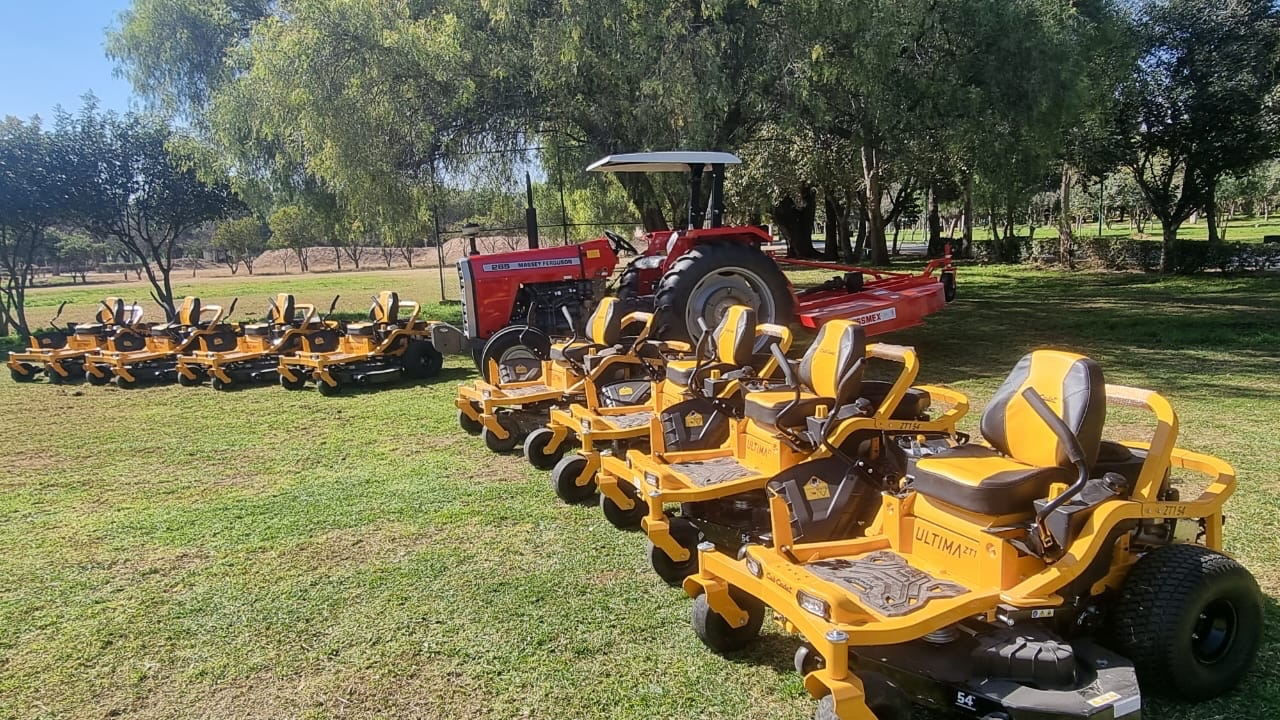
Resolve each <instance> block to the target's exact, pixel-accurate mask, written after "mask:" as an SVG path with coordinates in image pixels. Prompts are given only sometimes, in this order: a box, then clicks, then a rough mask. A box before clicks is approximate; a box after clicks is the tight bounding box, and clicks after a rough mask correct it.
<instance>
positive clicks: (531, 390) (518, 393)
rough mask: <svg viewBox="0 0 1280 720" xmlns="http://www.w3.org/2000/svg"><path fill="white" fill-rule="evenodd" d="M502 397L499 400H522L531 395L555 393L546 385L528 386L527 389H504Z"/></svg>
mask: <svg viewBox="0 0 1280 720" xmlns="http://www.w3.org/2000/svg"><path fill="white" fill-rule="evenodd" d="M501 390H502V395H501V396H500V397H499V398H494V399H495V400H497V399H500V398H522V397H527V396H529V395H538V394H540V393H547V392H554V390H552V389H551V388H550V387H548V386H546V385H526V386H525V387H514V388H502V389H501Z"/></svg>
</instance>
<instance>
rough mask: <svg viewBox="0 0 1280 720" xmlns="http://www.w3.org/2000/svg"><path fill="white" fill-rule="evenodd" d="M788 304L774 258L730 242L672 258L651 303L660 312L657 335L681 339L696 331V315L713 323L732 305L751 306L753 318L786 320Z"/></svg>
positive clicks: (783, 277) (692, 336) (786, 286)
mask: <svg viewBox="0 0 1280 720" xmlns="http://www.w3.org/2000/svg"><path fill="white" fill-rule="evenodd" d="M793 304H794V298H793V297H792V295H791V286H790V285H789V284H788V283H787V276H786V275H783V274H782V270H781V269H779V268H778V264H777V263H775V262H774V261H773V260H772V259H770V258H769V256H768V255H765V254H764V252H762V251H761V250H760V249H759V248H757V247H756V246H754V245H749V244H745V243H734V242H717V243H707V244H705V245H699V246H697V247H695V248H693V249H692V250H690V251H689V252H687V253H685V254H684V255H683V256H681V257H680V258H679V259H677V260H676V261H675V262H674V263H673V264H672V265H671V267H670V269H668V270H667V272H666V274H664V275H663V276H662V280H660V281H659V282H658V288H657V291H656V292H655V293H654V303H653V305H654V308H655V311H656V312H659V313H662V315H661V325H660V326H659V337H661V338H664V339H667V340H685V341H693V340H696V339H697V338H698V336H699V335H700V334H701V332H702V331H701V329H700V328H699V325H698V319H699V318H702V319H703V320H704V321H705V322H706V324H707V327H715V326H716V324H717V323H719V322H720V317H721V316H722V315H724V313H725V311H726V310H728V309H729V307H730V306H732V305H747V306H749V307H752V308H755V311H756V316H757V317H756V321H757V322H761V323H777V324H779V325H788V324H790V323H791V320H792V308H793ZM664 308H665V312H663V311H664Z"/></svg>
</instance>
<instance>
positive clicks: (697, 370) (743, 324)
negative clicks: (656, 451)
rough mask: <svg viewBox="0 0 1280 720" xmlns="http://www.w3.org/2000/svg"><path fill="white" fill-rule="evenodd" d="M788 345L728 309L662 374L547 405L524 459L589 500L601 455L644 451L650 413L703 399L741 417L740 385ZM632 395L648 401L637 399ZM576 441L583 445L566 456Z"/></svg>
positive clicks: (775, 328) (573, 496) (559, 491)
mask: <svg viewBox="0 0 1280 720" xmlns="http://www.w3.org/2000/svg"><path fill="white" fill-rule="evenodd" d="M791 342H792V335H791V330H790V329H789V328H787V327H785V326H782V325H774V324H771V323H763V324H757V323H756V313H755V311H754V310H752V309H751V308H748V307H746V306H743V305H735V306H732V307H730V308H729V309H728V310H726V311H725V314H724V315H723V316H722V317H721V320H720V323H719V324H718V325H717V326H716V328H715V329H714V330H712V331H710V332H703V334H702V337H701V338H700V339H699V342H698V346H697V349H696V351H695V354H694V357H693V358H687V357H686V358H670V359H668V360H667V362H666V367H665V371H664V376H663V377H662V378H661V379H658V380H655V381H653V382H652V383H649V382H647V381H634V382H631V383H621V384H619V385H617V386H615V387H614V388H610V390H611V391H612V392H606V393H601V394H596V393H592V392H588V393H587V398H586V402H584V403H574V404H573V405H570V406H569V407H567V408H560V407H556V408H552V410H551V420H550V423H549V424H548V426H547V427H545V428H540V429H538V430H536V431H534V432H533V433H531V434H530V435H529V437H528V438H526V439H525V444H524V450H525V457H527V458H528V459H529V461H530V462H531V463H532V464H533V465H534V466H535V467H538V468H540V469H544V470H548V469H549V470H551V486H552V488H553V489H554V490H555V492H556V495H557V496H559V497H560V499H561V500H564V501H565V502H568V503H578V502H585V501H587V500H589V499H592V498H594V496H595V493H596V472H597V471H599V469H600V459H601V457H602V456H604V455H606V454H609V455H613V456H622V455H625V454H626V452H627V451H628V450H631V449H635V450H638V451H641V452H643V451H646V450H647V449H648V447H649V435H650V425H651V422H652V420H653V418H654V417H655V415H656V414H657V413H660V412H662V411H664V410H666V409H667V408H669V407H671V406H673V405H675V404H677V403H681V402H685V401H688V400H691V399H694V398H701V399H702V401H701V402H698V403H696V404H697V406H698V408H699V409H700V410H701V411H702V412H704V413H708V414H709V413H714V412H731V413H736V414H737V415H739V416H740V415H741V405H742V401H741V394H742V388H743V386H744V383H753V382H760V381H762V380H764V379H767V378H769V377H771V376H772V375H773V374H774V373H775V372H776V371H777V370H778V365H777V360H776V358H775V357H774V355H773V353H772V352H771V351H770V350H769V347H770V346H772V345H775V344H776V345H778V346H779V347H781V349H782V351H783V352H784V353H785V352H786V351H787V350H789V349H790V348H791ZM619 394H624V395H625V396H624V397H622V398H618V397H617V396H618V395H619ZM637 396H643V397H644V398H646V399H645V400H644V401H643V402H635V400H634V399H635V398H636V397H637ZM575 439H576V441H577V442H578V443H580V445H581V447H580V449H579V450H578V451H577V452H575V453H572V454H569V455H565V451H566V449H567V448H569V447H570V445H571V444H573V443H574V441H575Z"/></svg>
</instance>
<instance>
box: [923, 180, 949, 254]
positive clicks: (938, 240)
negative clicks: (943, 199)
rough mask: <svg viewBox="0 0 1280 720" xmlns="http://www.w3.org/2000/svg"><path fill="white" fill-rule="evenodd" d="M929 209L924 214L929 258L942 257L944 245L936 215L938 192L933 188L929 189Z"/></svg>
mask: <svg viewBox="0 0 1280 720" xmlns="http://www.w3.org/2000/svg"><path fill="white" fill-rule="evenodd" d="M928 205H929V209H928V212H927V213H926V217H927V218H928V224H929V251H928V255H929V257H931V258H936V257H942V254H943V253H944V252H946V247H945V243H943V242H942V218H941V217H940V216H939V215H938V191H937V189H936V188H934V187H932V186H931V187H930V188H929V200H928Z"/></svg>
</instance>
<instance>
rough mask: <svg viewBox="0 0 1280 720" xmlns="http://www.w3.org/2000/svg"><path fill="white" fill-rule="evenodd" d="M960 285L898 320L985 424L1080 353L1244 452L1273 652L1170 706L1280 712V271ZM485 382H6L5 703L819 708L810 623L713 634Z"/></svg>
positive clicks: (936, 378) (47, 295) (293, 713)
mask: <svg viewBox="0 0 1280 720" xmlns="http://www.w3.org/2000/svg"><path fill="white" fill-rule="evenodd" d="M395 275H396V274H395V273H378V274H359V275H354V274H353V275H332V276H324V277H321V278H301V277H291V278H264V279H256V278H255V279H253V280H251V281H246V280H245V279H243V278H240V279H236V280H234V281H221V280H220V281H209V282H207V283H205V284H204V285H203V286H200V287H192V288H190V289H188V288H185V287H184V288H183V291H184V292H186V291H194V292H198V293H200V294H201V295H203V296H206V297H208V298H210V299H211V300H223V299H228V298H229V297H231V296H234V295H240V296H241V297H242V300H241V303H242V305H244V304H245V303H246V302H247V301H248V300H249V299H252V300H254V301H256V302H257V303H258V304H265V303H264V302H263V298H265V296H266V295H267V294H268V293H270V292H274V291H276V289H277V288H284V289H289V290H292V291H293V292H295V293H296V294H298V295H299V298H300V299H308V300H314V301H316V302H317V303H321V304H323V305H324V306H327V304H328V302H327V297H330V296H331V295H332V294H333V293H334V292H341V293H342V294H343V296H344V298H350V302H351V303H352V305H351V307H349V308H346V309H348V310H350V311H352V312H354V311H358V310H361V309H363V307H364V306H365V304H366V303H367V297H368V295H370V294H371V293H373V292H376V291H377V290H379V289H382V288H383V287H399V288H401V292H402V294H404V295H406V296H411V297H421V298H426V299H428V300H430V301H434V300H435V299H437V298H438V281H437V280H436V277H435V275H434V274H433V273H431V272H430V271H426V272H418V273H404V274H403V275H402V276H395ZM433 286H434V287H436V288H437V290H436V293H437V294H435V295H433V294H431V288H432V287H433ZM450 290H451V291H452V288H450ZM68 292H69V291H68V290H67V289H65V288H56V289H50V290H42V291H40V292H39V293H37V297H36V298H34V300H35V301H37V302H39V303H41V304H43V306H44V307H49V306H51V305H56V304H57V302H60V301H61V300H60V299H59V298H60V297H61V298H67V297H70V298H71V299H74V300H75V301H76V302H77V303H78V305H77V307H76V312H75V313H73V312H72V310H71V308H68V312H67V315H66V317H67V318H68V319H77V318H78V317H80V315H79V311H80V309H81V308H82V307H83V308H89V310H88V311H87V312H91V303H92V302H93V300H94V298H96V296H98V295H102V294H107V293H106V292H103V288H99V287H95V288H90V289H88V290H85V291H82V292H84V293H87V294H85V295H72V296H68V295H66V293H68ZM77 292H81V291H77ZM960 293H961V294H960V299H959V300H957V302H956V303H955V304H953V305H952V306H951V307H949V308H948V309H947V310H946V311H945V312H943V313H941V314H938V315H936V316H934V317H933V318H931V319H930V320H929V322H928V323H927V324H926V325H925V326H924V327H921V328H917V329H914V330H910V331H907V332H904V333H901V334H899V335H897V336H894V337H893V340H894V341H895V342H902V343H908V344H913V345H915V346H916V347H917V349H918V350H919V352H920V355H921V358H922V363H923V370H922V375H921V381H922V382H936V383H946V384H949V385H951V386H954V387H956V388H959V389H961V390H963V391H966V392H968V393H970V394H971V395H972V397H973V399H974V405H975V412H974V417H976V415H977V411H976V408H980V407H981V406H982V404H983V403H984V402H985V400H986V399H987V397H988V396H989V394H990V393H991V391H992V390H993V389H994V388H995V386H996V385H997V384H998V383H999V382H1000V380H1001V379H1002V377H1003V376H1004V374H1005V373H1006V372H1007V371H1008V370H1009V368H1010V367H1012V365H1013V363H1014V362H1015V361H1016V359H1017V358H1018V357H1019V356H1020V355H1021V354H1022V353H1024V352H1026V351H1027V350H1029V349H1031V348H1034V347H1044V346H1049V347H1059V348H1069V349H1074V350H1078V351H1082V352H1085V353H1088V354H1090V355H1092V356H1094V357H1096V358H1097V359H1098V360H1099V361H1100V362H1101V363H1102V365H1103V368H1104V369H1105V371H1106V373H1107V379H1108V381H1110V382H1120V383H1126V384H1134V385H1140V386H1146V387H1152V388H1156V389H1159V390H1161V391H1163V392H1164V393H1166V394H1167V395H1168V396H1169V397H1170V398H1171V399H1172V400H1173V402H1174V405H1175V407H1176V408H1177V409H1178V411H1179V413H1180V414H1181V420H1182V439H1181V444H1182V445H1184V446H1186V447H1190V448H1192V449H1195V450H1198V451H1202V452H1207V453H1211V454H1215V455H1219V456H1222V457H1224V458H1227V459H1228V460H1230V461H1231V462H1232V463H1234V464H1235V466H1236V468H1237V470H1238V472H1239V475H1240V487H1239V490H1238V492H1237V494H1236V496H1235V497H1234V498H1233V499H1232V501H1231V502H1230V504H1229V505H1228V512H1229V514H1230V518H1229V522H1228V524H1227V533H1228V541H1229V549H1230V550H1231V551H1233V552H1235V553H1237V554H1238V555H1239V556H1240V557H1241V558H1242V559H1243V561H1244V562H1245V563H1247V564H1248V565H1249V567H1250V568H1251V569H1252V570H1253V572H1254V573H1255V574H1256V575H1257V576H1258V578H1259V581H1260V582H1261V583H1262V585H1263V588H1264V590H1265V591H1266V592H1267V594H1268V597H1269V603H1268V615H1267V617H1268V623H1269V625H1268V628H1267V629H1266V631H1265V635H1264V645H1263V650H1262V654H1261V656H1260V658H1259V662H1258V666H1257V669H1256V670H1255V671H1254V672H1253V673H1252V674H1251V675H1250V676H1249V677H1247V678H1246V679H1245V681H1244V684H1243V686H1242V688H1241V689H1240V690H1239V691H1238V692H1237V693H1236V694H1234V695H1232V696H1230V697H1227V698H1224V699H1221V700H1219V701H1216V702H1212V703H1206V704H1202V705H1199V706H1182V705H1177V704H1173V703H1167V702H1159V701H1157V700H1154V699H1152V700H1150V701H1149V703H1148V708H1147V711H1148V717H1158V718H1166V719H1170V720H1191V719H1194V720H1211V719H1215V718H1257V719H1261V718H1270V717H1276V716H1280V680H1278V679H1277V677H1278V676H1277V674H1276V668H1277V667H1278V666H1280V612H1278V611H1277V606H1276V604H1275V600H1274V598H1276V597H1277V596H1278V595H1280V543H1277V542H1276V537H1277V535H1280V522H1278V521H1277V516H1280V499H1278V498H1280V479H1278V477H1277V474H1276V470H1275V468H1276V467H1277V466H1278V465H1280V447H1278V445H1277V441H1276V438H1277V437H1280V412H1278V411H1277V409H1276V399H1277V394H1278V393H1280V378H1278V377H1277V373H1276V370H1277V368H1280V362H1278V361H1280V357H1278V355H1280V352H1278V351H1277V348H1280V278H1274V277H1272V278H1254V279H1205V278H1196V279H1184V278H1175V279H1167V280H1162V279H1159V278H1156V277H1151V276H1144V275H1093V274H1074V275H1060V274H1054V273H1045V272H1031V271H1026V270H1022V269H1016V268H987V269H968V268H966V269H964V270H963V271H962V274H961V285H960ZM60 294H61V295H60ZM450 309H452V308H450ZM454 312H456V310H454ZM471 375H472V372H471V368H470V366H469V363H468V362H466V361H464V360H463V359H461V358H453V359H451V360H450V361H449V363H448V364H447V366H446V372H445V374H444V377H442V378H441V379H440V380H439V382H436V383H430V384H421V385H416V386H408V387H401V388H388V389H385V390H382V391H379V392H377V393H367V394H356V395H346V396H340V397H337V398H322V397H320V396H318V395H317V394H316V393H314V392H305V393H288V392H286V391H284V390H282V389H280V388H278V387H264V388H255V389H250V390H245V391H243V392H235V393H227V394H216V393H214V392H213V391H211V390H209V389H208V388H202V389H189V388H178V387H161V388H151V389H146V390H135V391H121V390H117V389H116V388H113V387H107V388H94V387H88V386H75V387H58V386H50V385H44V384H38V385H31V386H19V385H15V384H13V383H10V382H8V381H7V380H0V438H3V442H4V448H5V449H4V458H5V463H4V464H5V468H6V472H5V473H4V474H3V475H0V718H3V719H5V720H8V719H9V718H23V719H25V718H73V717H74V718H105V717H121V718H178V717H182V718H202V717H208V718H224V717H226V718H230V717H235V718H410V717H412V718H473V717H474V718H602V719H603V718H646V719H648V718H688V717H704V718H761V719H762V720H763V719H764V718H770V719H786V718H793V719H795V718H803V717H807V716H808V715H809V714H810V713H811V712H812V709H813V702H812V701H811V700H810V699H809V698H808V697H807V695H806V694H805V693H804V691H803V689H802V687H801V684H800V678H799V677H798V676H797V675H796V674H795V672H794V671H793V670H791V668H790V665H791V653H792V651H793V650H794V639H793V638H791V637H788V636H785V635H783V634H781V633H780V632H779V631H778V630H776V629H772V628H770V629H768V630H767V631H766V634H765V636H764V638H763V642H762V643H761V644H760V645H759V646H758V647H757V648H756V649H755V650H753V651H751V652H750V653H748V654H747V655H746V656H744V657H739V658H733V659H725V658H721V657H718V656H716V655H714V654H712V653H710V652H709V651H707V650H705V649H704V648H703V647H702V646H701V645H700V643H699V642H698V641H697V639H696V638H695V637H694V635H693V633H692V631H691V630H690V628H689V621H688V614H689V605H690V603H689V601H688V600H687V599H686V598H685V597H684V595H683V593H681V592H680V591H678V590H674V589H671V588H668V587H666V586H665V585H663V584H662V583H661V582H660V581H659V580H658V579H657V578H656V576H654V575H653V573H652V571H651V570H649V568H648V563H647V561H646V559H645V557H644V552H643V549H644V543H643V538H642V537H640V536H639V535H636V534H629V533H622V532H618V531H616V530H614V529H613V528H612V527H611V526H609V525H608V524H607V523H606V522H605V520H604V519H603V518H602V517H601V516H600V514H599V512H598V511H596V510H595V509H594V508H580V507H566V506H564V505H562V504H560V503H559V502H558V501H556V499H555V497H554V494H553V493H552V492H551V490H550V488H549V487H548V486H547V479H546V475H545V473H541V472H537V471H535V470H533V469H531V468H530V467H528V466H527V464H526V463H525V462H524V461H523V460H522V459H520V458H517V457H498V456H494V455H491V454H490V453H489V452H488V451H487V450H485V449H484V448H483V446H482V445H481V444H480V443H479V442H478V441H477V440H476V439H474V438H470V437H467V436H465V435H463V434H462V433H461V431H459V430H458V429H457V427H456V425H455V421H454V412H453V410H452V404H451V400H452V398H453V391H454V390H453V389H454V386H455V385H456V384H457V383H458V382H461V381H465V380H468V379H469V378H470V377H471ZM972 426H973V423H972V422H970V423H969V427H970V428H972Z"/></svg>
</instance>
